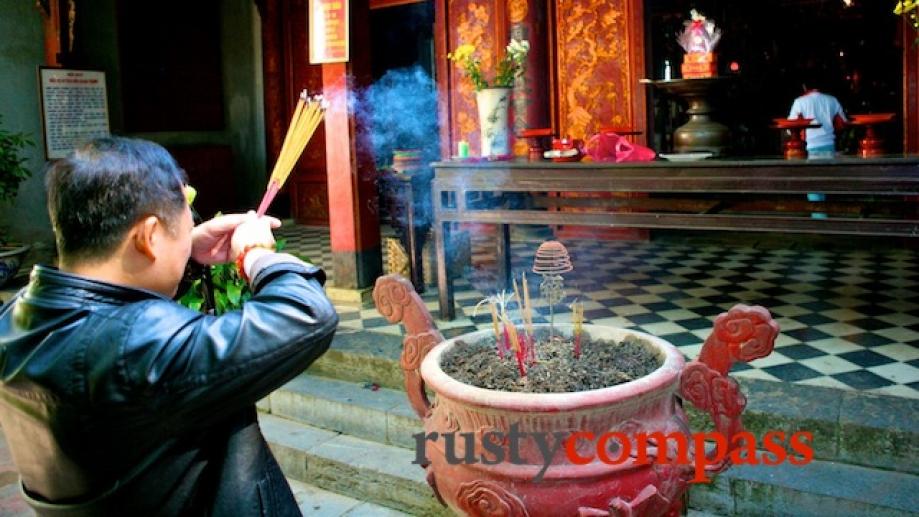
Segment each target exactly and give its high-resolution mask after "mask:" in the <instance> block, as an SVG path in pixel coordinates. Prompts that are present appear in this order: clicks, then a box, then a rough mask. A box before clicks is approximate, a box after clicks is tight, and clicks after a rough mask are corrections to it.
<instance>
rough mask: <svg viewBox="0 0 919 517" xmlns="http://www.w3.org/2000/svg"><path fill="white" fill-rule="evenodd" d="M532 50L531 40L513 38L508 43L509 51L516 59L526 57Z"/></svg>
mask: <svg viewBox="0 0 919 517" xmlns="http://www.w3.org/2000/svg"><path fill="white" fill-rule="evenodd" d="M529 52H530V42H529V41H527V40H525V39H524V40H516V39H512V40H511V42H510V43H509V44H508V45H507V53H508V54H509V55H510V56H511V57H512V58H513V59H515V60H517V59H521V58H523V57H525V56H526V55H527V54H528V53H529Z"/></svg>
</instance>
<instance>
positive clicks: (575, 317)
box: [571, 302, 584, 359]
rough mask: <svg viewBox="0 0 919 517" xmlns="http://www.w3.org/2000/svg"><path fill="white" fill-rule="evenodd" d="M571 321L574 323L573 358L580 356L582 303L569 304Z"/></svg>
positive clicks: (582, 318)
mask: <svg viewBox="0 0 919 517" xmlns="http://www.w3.org/2000/svg"><path fill="white" fill-rule="evenodd" d="M571 322H572V323H574V358H575V359H578V358H580V357H581V330H582V329H583V325H584V304H583V303H579V302H574V303H573V304H571Z"/></svg>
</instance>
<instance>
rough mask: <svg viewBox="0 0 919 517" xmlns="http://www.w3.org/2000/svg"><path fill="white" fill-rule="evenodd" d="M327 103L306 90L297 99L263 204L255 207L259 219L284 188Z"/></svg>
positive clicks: (326, 107)
mask: <svg viewBox="0 0 919 517" xmlns="http://www.w3.org/2000/svg"><path fill="white" fill-rule="evenodd" d="M328 107H329V103H328V101H326V100H325V98H323V96H322V95H313V96H310V95H309V94H308V93H307V91H306V90H303V91H302V92H300V99H299V100H298V101H297V108H296V109H295V110H294V116H293V118H291V120H290V127H288V128H287V135H286V136H285V137H284V143H283V144H282V145H281V152H280V154H278V161H276V162H275V164H274V170H273V171H272V172H271V179H269V180H268V188H267V190H265V195H264V197H262V202H261V203H259V206H258V215H259V216H262V215H265V212H266V211H267V210H268V206H269V205H271V202H272V201H273V200H274V198H275V196H277V195H278V192H279V191H280V190H281V187H283V186H284V182H286V181H287V178H288V177H289V176H290V171H292V170H293V168H294V165H296V164H297V160H299V159H300V155H301V154H303V149H305V148H306V144H308V143H309V141H310V138H312V137H313V133H314V132H315V131H316V128H317V127H319V123H320V122H322V118H323V116H325V111H326V109H328Z"/></svg>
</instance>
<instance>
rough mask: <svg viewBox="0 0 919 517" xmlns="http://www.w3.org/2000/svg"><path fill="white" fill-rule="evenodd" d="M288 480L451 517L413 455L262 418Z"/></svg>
mask: <svg viewBox="0 0 919 517" xmlns="http://www.w3.org/2000/svg"><path fill="white" fill-rule="evenodd" d="M259 421H260V422H261V427H262V432H263V433H264V435H265V438H266V439H267V440H268V443H269V444H270V446H271V450H272V451H273V452H274V455H275V457H276V458H277V459H278V463H279V464H280V465H281V468H282V469H283V470H284V473H285V475H287V477H288V478H291V479H294V480H297V481H302V482H305V483H309V484H310V485H313V486H316V487H318V488H321V489H324V490H328V491H331V492H335V493H338V494H346V495H348V496H349V497H353V498H357V499H360V500H362V501H366V502H370V503H373V504H377V505H381V506H385V507H387V508H392V509H396V510H399V511H402V512H406V513H412V514H417V515H426V516H427V515H430V516H437V515H449V512H448V511H447V510H446V509H445V508H444V507H443V506H441V505H440V503H439V502H438V501H437V499H436V498H435V497H434V493H433V492H432V491H431V489H430V487H429V486H428V484H427V482H426V481H425V476H424V470H422V469H421V467H419V466H418V465H413V464H412V460H413V459H414V457H415V454H414V452H413V451H411V450H409V449H405V448H401V447H394V446H392V445H386V444H383V443H379V442H373V441H370V440H364V439H361V438H355V437H353V436H348V435H344V434H340V433H336V432H332V431H328V430H325V429H320V428H318V427H313V426H309V425H306V424H302V423H298V422H294V421H292V420H287V419H284V418H281V417H277V416H273V415H267V414H262V415H260V416H259Z"/></svg>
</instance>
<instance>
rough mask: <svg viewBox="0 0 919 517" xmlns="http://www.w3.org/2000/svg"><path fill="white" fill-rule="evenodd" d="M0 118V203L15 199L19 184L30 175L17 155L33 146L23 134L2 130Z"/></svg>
mask: <svg viewBox="0 0 919 517" xmlns="http://www.w3.org/2000/svg"><path fill="white" fill-rule="evenodd" d="M2 123H3V117H2V116H0V202H8V201H12V200H14V199H16V194H17V193H18V192H19V184H20V183H22V181H23V180H25V179H27V178H28V177H29V176H31V175H32V172H31V171H30V170H29V169H26V168H25V166H24V165H23V164H25V162H26V159H25V158H24V157H22V156H20V155H19V153H20V152H21V151H23V150H25V148H26V147H31V146H33V145H35V144H34V143H33V142H32V140H30V139H29V137H27V136H26V135H25V134H24V133H10V132H9V131H6V130H4V129H3V128H2Z"/></svg>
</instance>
